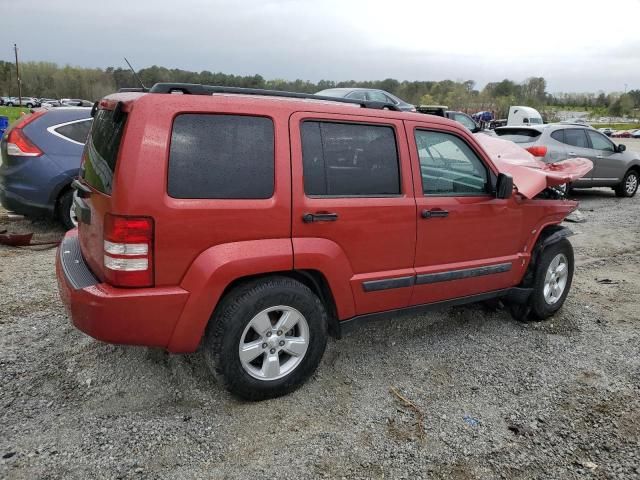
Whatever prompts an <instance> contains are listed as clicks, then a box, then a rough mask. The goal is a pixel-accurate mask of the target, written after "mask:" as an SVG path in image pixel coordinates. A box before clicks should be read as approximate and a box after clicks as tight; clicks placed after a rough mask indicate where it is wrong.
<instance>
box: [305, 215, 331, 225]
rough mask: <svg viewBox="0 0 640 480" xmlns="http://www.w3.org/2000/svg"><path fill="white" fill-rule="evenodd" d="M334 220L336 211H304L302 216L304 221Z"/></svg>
mask: <svg viewBox="0 0 640 480" xmlns="http://www.w3.org/2000/svg"><path fill="white" fill-rule="evenodd" d="M336 220H338V214H337V213H305V214H304V215H303V216H302V221H303V222H304V223H314V222H335V221H336Z"/></svg>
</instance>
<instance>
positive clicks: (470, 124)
mask: <svg viewBox="0 0 640 480" xmlns="http://www.w3.org/2000/svg"><path fill="white" fill-rule="evenodd" d="M454 120H455V121H456V122H460V123H461V124H462V125H464V126H465V127H467V129H468V130H471V131H473V130H475V128H476V124H475V122H474V121H473V120H471V119H470V118H469V117H467V116H466V115H463V114H462V113H456V114H455V115H454Z"/></svg>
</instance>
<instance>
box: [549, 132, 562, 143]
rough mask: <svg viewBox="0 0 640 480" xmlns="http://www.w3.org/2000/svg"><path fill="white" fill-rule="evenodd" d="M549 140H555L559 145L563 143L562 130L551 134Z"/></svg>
mask: <svg viewBox="0 0 640 480" xmlns="http://www.w3.org/2000/svg"><path fill="white" fill-rule="evenodd" d="M551 138H553V139H554V140H557V141H558V142H560V143H564V130H556V131H555V132H551Z"/></svg>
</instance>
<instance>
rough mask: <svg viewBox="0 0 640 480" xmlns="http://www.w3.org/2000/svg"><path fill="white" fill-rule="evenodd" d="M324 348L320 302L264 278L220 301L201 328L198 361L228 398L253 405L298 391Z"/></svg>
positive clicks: (290, 283)
mask: <svg viewBox="0 0 640 480" xmlns="http://www.w3.org/2000/svg"><path fill="white" fill-rule="evenodd" d="M285 317H286V319H285ZM281 325H284V327H281ZM326 344H327V314H326V310H325V308H324V306H323V304H322V302H321V301H320V299H319V298H318V297H317V296H316V295H315V294H314V293H313V292H312V291H311V290H310V289H309V288H307V287H306V286H305V285H303V284H301V283H300V282H297V281H295V280H292V279H290V278H287V277H269V278H262V279H258V280H254V281H251V282H248V283H246V284H244V285H241V286H239V287H237V288H235V289H234V290H232V291H231V292H230V293H228V294H227V295H226V296H225V297H224V298H223V299H222V301H221V302H220V304H219V305H218V307H217V308H216V310H215V312H214V314H213V316H212V318H211V320H210V321H209V325H208V326H207V331H206V333H205V338H204V357H205V360H206V363H207V365H208V366H209V368H210V369H211V371H212V372H213V374H214V375H215V377H216V379H217V380H218V381H219V382H220V383H221V384H222V385H223V386H224V387H225V388H226V389H227V390H228V391H229V392H231V393H232V394H234V395H236V396H238V397H241V398H243V399H245V400H253V401H255V400H264V399H267V398H274V397H279V396H281V395H285V394H287V393H289V392H292V391H293V390H295V389H296V388H298V387H299V386H300V385H302V384H303V383H304V382H305V381H306V380H307V379H308V378H309V377H310V376H311V375H312V374H313V372H314V371H315V370H316V368H317V367H318V365H319V363H320V360H321V359H322V355H323V354H324V350H325V347H326ZM241 352H245V353H244V354H241ZM253 355H255V357H253ZM241 357H242V358H241Z"/></svg>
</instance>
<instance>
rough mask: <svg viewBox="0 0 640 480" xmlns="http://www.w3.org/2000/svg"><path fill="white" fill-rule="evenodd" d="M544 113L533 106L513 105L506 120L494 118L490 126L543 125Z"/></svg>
mask: <svg viewBox="0 0 640 480" xmlns="http://www.w3.org/2000/svg"><path fill="white" fill-rule="evenodd" d="M543 123H544V121H543V120H542V115H540V112H538V110H536V109H535V108H532V107H525V106H520V105H518V106H513V107H509V116H508V117H507V119H506V120H504V119H503V120H494V121H492V122H491V127H490V128H492V129H493V128H496V127H504V126H508V127H512V126H513V127H517V126H520V125H542V124H543Z"/></svg>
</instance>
